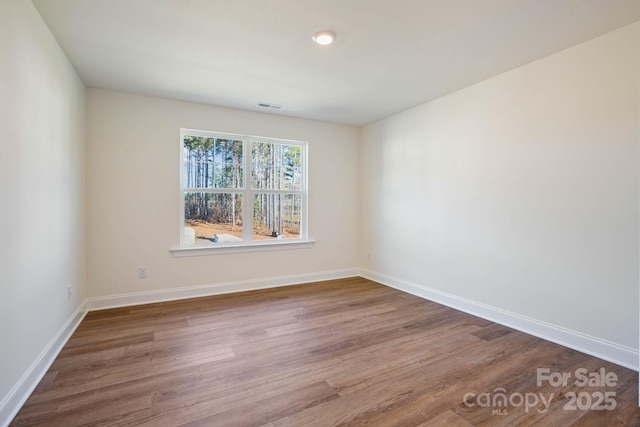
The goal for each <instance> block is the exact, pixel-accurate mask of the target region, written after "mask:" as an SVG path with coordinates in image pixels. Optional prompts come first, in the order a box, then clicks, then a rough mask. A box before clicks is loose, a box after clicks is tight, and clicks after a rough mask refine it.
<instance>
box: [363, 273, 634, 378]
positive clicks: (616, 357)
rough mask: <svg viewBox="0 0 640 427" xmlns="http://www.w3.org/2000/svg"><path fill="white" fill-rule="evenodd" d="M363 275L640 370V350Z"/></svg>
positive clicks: (389, 278) (376, 275)
mask: <svg viewBox="0 0 640 427" xmlns="http://www.w3.org/2000/svg"><path fill="white" fill-rule="evenodd" d="M360 276H362V277H364V278H366V279H369V280H373V281H374V282H378V283H381V284H383V285H386V286H390V287H392V288H395V289H398V290H401V291H403V292H407V293H409V294H412V295H416V296H419V297H422V298H424V299H428V300H430V301H434V302H437V303H439V304H442V305H446V306H448V307H451V308H455V309H456V310H460V311H463V312H465V313H469V314H472V315H474V316H478V317H481V318H483V319H487V320H490V321H492V322H496V323H499V324H501V325H504V326H507V327H510V328H513V329H516V330H518V331H522V332H525V333H527V334H530V335H533V336H536V337H538V338H542V339H545V340H547V341H551V342H554V343H556V344H560V345H562V346H565V347H569V348H571V349H574V350H578V351H580V352H582V353H586V354H589V355H591V356H595V357H598V358H600V359H604V360H607V361H609V362H612V363H615V364H617V365H620V366H624V367H625V368H629V369H633V370H634V371H638V350H636V349H633V348H630V347H626V346H623V345H620V344H616V343H612V342H609V341H605V340H602V339H600V338H596V337H592V336H589V335H585V334H582V333H580V332H576V331H572V330H569V329H566V328H562V327H560V326H556V325H552V324H549V323H546V322H542V321H540V320H536V319H532V318H529V317H525V316H522V315H519V314H516V313H512V312H509V311H506V310H502V309H500V308H496V307H492V306H490V305H486V304H483V303H480V302H476V301H472V300H469V299H466V298H461V297H459V296H456V295H452V294H449V293H446V292H442V291H438V290H436V289H431V288H428V287H426V286H422V285H418V284H415V283H411V282H408V281H406V280H402V279H398V278H396V277H392V276H388V275H385V274H381V273H377V272H375V271H370V270H366V269H365V270H360Z"/></svg>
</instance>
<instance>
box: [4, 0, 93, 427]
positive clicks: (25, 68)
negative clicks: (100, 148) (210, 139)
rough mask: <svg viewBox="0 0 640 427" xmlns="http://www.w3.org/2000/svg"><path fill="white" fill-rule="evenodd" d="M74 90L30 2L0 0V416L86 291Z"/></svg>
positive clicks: (77, 93)
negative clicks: (70, 288)
mask: <svg viewBox="0 0 640 427" xmlns="http://www.w3.org/2000/svg"><path fill="white" fill-rule="evenodd" d="M84 97H85V92H84V85H83V84H82V82H81V81H80V79H79V78H78V76H77V75H76V73H75V71H74V70H73V68H72V67H71V65H70V64H69V63H68V61H67V59H66V57H65V56H64V54H63V53H62V51H61V50H60V48H59V47H58V45H57V43H56V41H55V40H54V38H53V36H52V35H51V33H50V32H49V29H48V28H47V26H46V25H45V24H44V22H43V21H42V19H41V18H40V15H39V14H38V13H37V11H36V10H35V8H34V7H33V5H32V4H31V2H30V1H25V0H2V1H1V3H0V200H1V201H2V207H1V208H0V236H1V241H2V244H1V245H0V292H1V294H0V424H2V421H3V420H2V418H3V413H2V409H3V408H4V407H5V404H6V403H7V402H8V400H9V398H10V394H11V390H12V388H14V387H17V386H18V383H19V382H20V379H21V377H22V376H23V374H25V373H26V372H27V370H28V368H29V367H30V366H32V364H33V363H34V362H35V361H36V359H37V358H38V356H39V355H40V354H41V352H43V350H45V347H47V346H48V344H49V343H50V341H51V340H52V339H53V338H54V336H55V335H56V334H57V332H58V331H59V330H60V329H61V327H62V326H63V325H64V324H65V322H66V321H67V320H68V319H69V318H70V317H71V316H72V314H73V313H74V312H75V310H76V309H77V308H78V307H79V306H80V304H81V302H82V301H83V300H84V298H85V296H86V288H85V277H84V276H85V273H84V248H83V243H84V187H83V185H84V184H83V182H84V166H83V163H84V110H85V106H84ZM69 285H71V286H72V292H73V295H72V299H71V301H70V302H68V301H67V286H69ZM14 391H15V389H14Z"/></svg>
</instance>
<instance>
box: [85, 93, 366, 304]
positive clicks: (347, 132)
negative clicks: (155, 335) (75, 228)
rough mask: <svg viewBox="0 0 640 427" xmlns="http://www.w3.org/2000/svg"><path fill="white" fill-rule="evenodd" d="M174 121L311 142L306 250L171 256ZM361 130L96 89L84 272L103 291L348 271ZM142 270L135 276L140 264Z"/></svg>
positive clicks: (352, 258) (175, 211) (90, 116)
mask: <svg viewBox="0 0 640 427" xmlns="http://www.w3.org/2000/svg"><path fill="white" fill-rule="evenodd" d="M180 128H190V129H200V130H212V131H219V132H229V133H241V134H249V135H259V136H268V137H274V138H285V139H294V140H302V141H308V143H309V210H310V214H309V224H310V225H309V227H310V228H309V232H310V237H311V238H313V239H315V240H316V242H317V243H316V244H315V246H314V247H313V248H310V249H298V250H286V251H276V252H260V253H242V254H225V255H211V256H199V257H190V258H174V257H173V256H172V254H171V253H170V252H169V250H170V248H173V247H176V246H178V245H179V236H180V234H179V233H180V230H181V228H180V222H179V217H180V207H179V206H180V204H179V201H180V197H181V195H180V191H179V184H180V183H179V173H180V170H179V167H180V162H179V156H180ZM358 135H359V133H358V129H357V128H354V127H348V126H343V125H334V124H327V123H322V122H316V121H310V120H301V119H294V118H288V117H281V116H276V115H271V114H262V113H253V112H246V111H240V110H233V109H227V108H220V107H213V106H207V105H202V104H194V103H188V102H180V101H173V100H167V99H162V98H153V97H145V96H138V95H131V94H124V93H119V92H112V91H106V90H99V89H90V90H89V91H88V96H87V259H88V262H87V274H88V282H89V289H90V294H91V296H93V297H105V296H113V295H119V294H127V293H134V292H141V291H158V290H163V289H170V288H181V287H189V286H200V285H216V284H224V283H228V282H236V281H244V280H257V279H263V278H273V277H279V276H287V275H299V274H307V273H316V272H327V271H334V270H341V269H350V268H353V267H355V265H356V256H357V248H358V237H359V235H358V222H357V219H358V177H359V172H358V170H357V165H358V160H357V159H358V149H359V145H358ZM138 266H146V267H147V268H148V278H146V279H139V278H138V277H137V267H138Z"/></svg>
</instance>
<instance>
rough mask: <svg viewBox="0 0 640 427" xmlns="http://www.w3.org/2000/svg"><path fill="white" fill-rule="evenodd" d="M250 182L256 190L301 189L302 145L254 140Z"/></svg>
mask: <svg viewBox="0 0 640 427" xmlns="http://www.w3.org/2000/svg"><path fill="white" fill-rule="evenodd" d="M251 182H252V186H253V188H255V189H257V190H294V191H301V190H302V147H300V146H299V145H290V144H276V143H270V142H254V143H253V144H252V148H251Z"/></svg>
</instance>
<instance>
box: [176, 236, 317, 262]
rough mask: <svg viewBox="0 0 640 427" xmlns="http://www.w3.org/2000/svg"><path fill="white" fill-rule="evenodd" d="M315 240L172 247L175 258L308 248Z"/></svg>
mask: <svg viewBox="0 0 640 427" xmlns="http://www.w3.org/2000/svg"><path fill="white" fill-rule="evenodd" d="M315 243H316V242H315V240H294V241H289V242H287V241H280V242H276V241H269V242H260V243H250V244H247V243H243V244H226V245H215V246H213V245H211V246H184V247H180V248H173V249H171V253H172V254H173V257H174V258H183V257H192V256H204V255H221V254H237V253H243V252H263V251H284V250H291V249H307V248H311V247H312V246H313V245H314V244H315Z"/></svg>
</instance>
